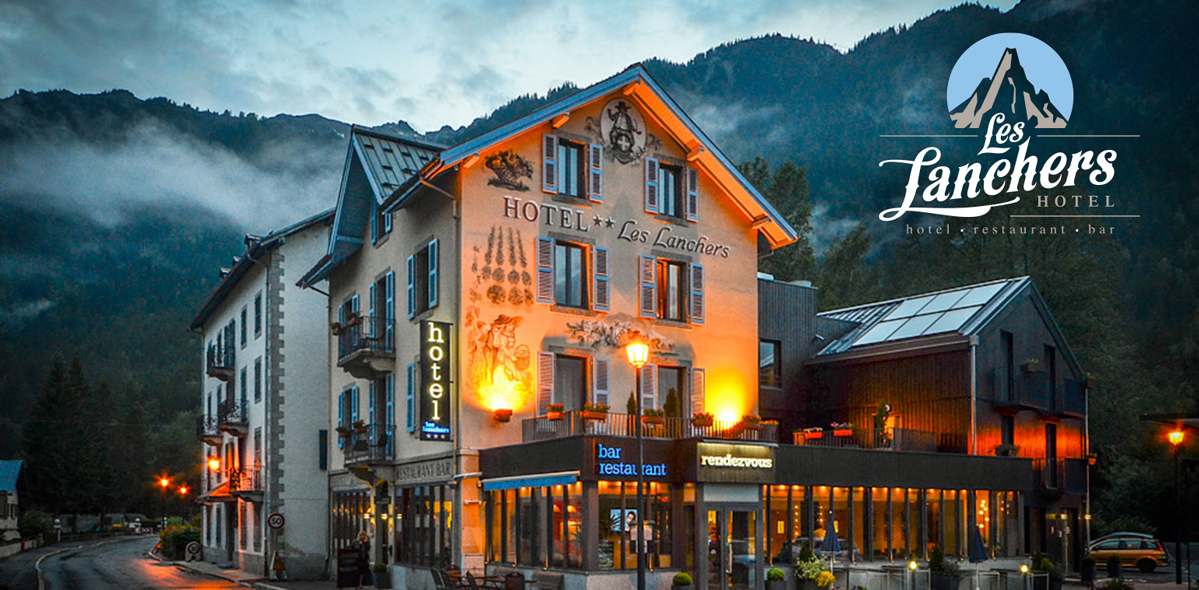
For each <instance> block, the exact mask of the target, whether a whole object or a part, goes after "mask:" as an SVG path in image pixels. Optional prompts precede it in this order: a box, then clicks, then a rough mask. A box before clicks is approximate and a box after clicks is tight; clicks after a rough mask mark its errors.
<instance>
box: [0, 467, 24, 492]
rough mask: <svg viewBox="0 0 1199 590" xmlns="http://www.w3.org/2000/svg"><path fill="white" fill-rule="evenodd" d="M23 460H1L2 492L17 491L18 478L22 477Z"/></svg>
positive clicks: (0, 481) (0, 483)
mask: <svg viewBox="0 0 1199 590" xmlns="http://www.w3.org/2000/svg"><path fill="white" fill-rule="evenodd" d="M21 463H22V462H21V461H0V492H8V493H9V494H15V493H17V479H18V478H19V477H21Z"/></svg>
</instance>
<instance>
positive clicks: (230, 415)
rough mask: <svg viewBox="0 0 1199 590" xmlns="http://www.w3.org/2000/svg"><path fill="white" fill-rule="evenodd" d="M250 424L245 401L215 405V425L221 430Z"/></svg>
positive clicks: (236, 400)
mask: <svg viewBox="0 0 1199 590" xmlns="http://www.w3.org/2000/svg"><path fill="white" fill-rule="evenodd" d="M249 422H250V416H249V413H248V411H247V408H246V400H244V399H235V400H225V401H223V402H221V403H219V404H217V425H218V427H220V428H221V429H226V428H228V427H233V426H236V427H244V426H246V425H248V424H249Z"/></svg>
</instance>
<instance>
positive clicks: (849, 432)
mask: <svg viewBox="0 0 1199 590" xmlns="http://www.w3.org/2000/svg"><path fill="white" fill-rule="evenodd" d="M833 436H853V429H852V428H836V429H834V430H833Z"/></svg>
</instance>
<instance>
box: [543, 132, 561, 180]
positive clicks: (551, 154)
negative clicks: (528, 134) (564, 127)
mask: <svg viewBox="0 0 1199 590" xmlns="http://www.w3.org/2000/svg"><path fill="white" fill-rule="evenodd" d="M541 190H543V191H545V192H547V193H557V192H558V138H557V137H554V136H553V135H545V136H543V137H542V151H541Z"/></svg>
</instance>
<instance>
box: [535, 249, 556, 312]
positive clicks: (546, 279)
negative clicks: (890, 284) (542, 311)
mask: <svg viewBox="0 0 1199 590" xmlns="http://www.w3.org/2000/svg"><path fill="white" fill-rule="evenodd" d="M536 252H537V303H548V304H551V305H553V303H554V240H553V239H551V238H537V249H536Z"/></svg>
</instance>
